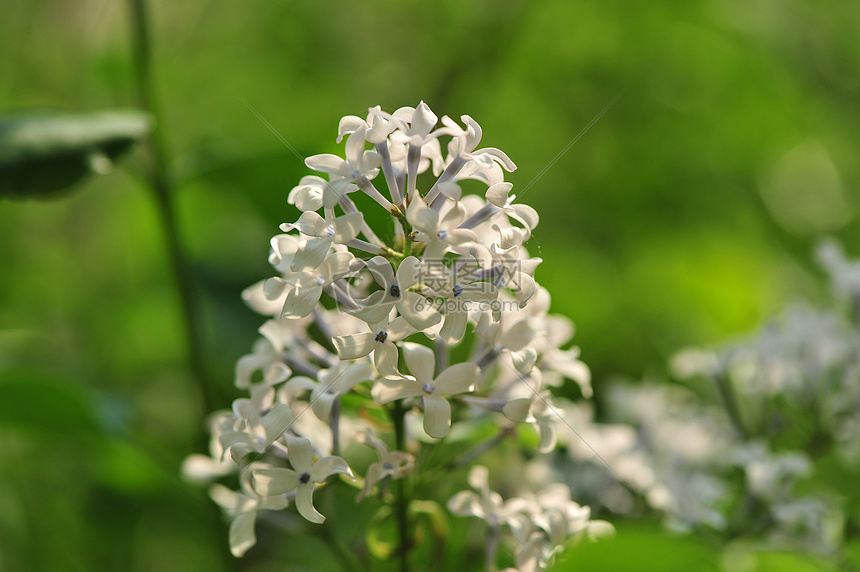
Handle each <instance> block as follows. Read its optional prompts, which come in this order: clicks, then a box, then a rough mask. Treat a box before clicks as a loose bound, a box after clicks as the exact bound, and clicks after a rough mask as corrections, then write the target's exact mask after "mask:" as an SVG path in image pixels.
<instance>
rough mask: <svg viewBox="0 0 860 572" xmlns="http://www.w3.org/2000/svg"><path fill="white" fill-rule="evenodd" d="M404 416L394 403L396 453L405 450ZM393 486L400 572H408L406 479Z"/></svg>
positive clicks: (401, 407)
mask: <svg viewBox="0 0 860 572" xmlns="http://www.w3.org/2000/svg"><path fill="white" fill-rule="evenodd" d="M405 416H406V411H405V410H404V408H403V404H402V403H401V402H399V401H395V402H394V405H393V408H392V411H391V421H392V422H393V424H394V448H395V449H397V450H398V451H405V450H406V423H405V421H406V419H405ZM394 484H395V490H394V494H395V499H394V515H395V518H396V520H397V534H398V537H399V538H400V546H399V547H398V549H397V554H398V555H399V557H400V572H408V570H409V550H410V549H411V548H412V546H411V545H412V542H411V540H410V538H409V499H408V498H407V496H406V479H405V478H403V479H397V480H396V481H394Z"/></svg>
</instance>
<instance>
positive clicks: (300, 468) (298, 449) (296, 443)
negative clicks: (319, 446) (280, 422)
mask: <svg viewBox="0 0 860 572" xmlns="http://www.w3.org/2000/svg"><path fill="white" fill-rule="evenodd" d="M284 438H285V439H286V441H287V454H288V457H287V458H288V459H289V460H290V464H291V465H292V466H293V469H295V471H296V472H297V473H298V474H299V475H301V474H302V473H307V472H309V471H310V470H311V465H312V464H313V460H314V449H313V445H311V441H310V439H308V438H307V437H293V436H292V435H287V436H285V437H284Z"/></svg>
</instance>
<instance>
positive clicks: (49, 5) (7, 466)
mask: <svg viewBox="0 0 860 572" xmlns="http://www.w3.org/2000/svg"><path fill="white" fill-rule="evenodd" d="M151 4H152V5H151V8H152V12H153V16H154V20H155V25H154V47H155V54H154V67H155V74H156V84H157V91H158V93H159V95H160V97H161V99H162V102H163V108H164V112H165V117H164V121H163V124H162V125H160V126H158V128H159V129H162V130H164V134H165V135H166V137H167V139H168V140H169V142H170V144H171V147H172V148H173V150H174V156H173V160H174V167H175V170H176V174H177V176H178V179H179V184H180V194H179V196H178V197H177V200H178V202H179V209H180V219H181V224H182V228H181V233H182V236H183V239H184V240H185V241H186V243H187V245H188V248H189V251H190V255H191V257H192V259H193V261H194V264H195V270H196V274H197V278H198V282H199V284H200V285H201V287H202V289H203V293H202V294H201V295H202V297H203V303H204V305H205V308H206V311H207V314H206V320H207V324H206V329H207V332H208V340H207V347H206V348H204V350H205V355H206V356H208V368H209V375H210V377H211V379H213V380H215V381H216V383H217V384H218V386H219V388H220V390H221V392H222V394H223V395H225V396H228V395H234V393H233V392H232V389H231V383H232V371H233V365H234V363H235V360H236V358H237V357H239V356H240V355H241V354H242V353H244V352H246V351H247V350H248V348H249V346H250V343H251V341H252V339H253V335H254V330H255V328H256V327H257V324H258V322H259V319H258V318H257V317H256V316H254V315H253V314H252V313H251V312H250V311H248V310H246V309H244V308H243V307H242V305H241V303H240V299H239V293H240V292H241V290H242V288H244V287H245V286H247V285H249V284H251V283H253V282H255V281H257V280H259V279H261V278H263V277H266V276H268V275H269V269H268V266H267V263H266V254H267V249H268V239H269V237H270V236H271V235H272V234H274V233H276V232H277V230H276V229H277V225H278V224H279V223H281V222H284V221H286V220H292V219H294V218H295V216H296V213H295V211H293V210H292V208H291V207H289V206H288V205H287V204H286V195H287V192H288V191H289V189H290V188H291V187H292V186H293V185H294V184H295V183H296V182H297V181H298V179H299V178H300V177H301V176H302V175H304V174H306V173H307V169H306V168H305V167H304V166H303V164H302V161H301V160H300V159H299V158H298V157H296V156H295V155H294V154H293V153H292V152H291V151H290V149H288V148H286V147H285V146H283V144H282V143H281V142H280V141H279V140H278V139H277V138H276V137H275V136H274V135H273V134H272V133H271V132H270V131H269V130H268V129H267V128H266V126H265V125H263V124H262V123H261V122H260V121H259V120H258V119H257V118H256V117H255V116H254V114H253V113H251V111H249V109H248V108H247V107H246V106H245V104H244V103H243V102H242V99H245V100H247V101H248V103H249V105H251V106H252V107H253V108H254V109H255V110H257V111H258V112H259V113H260V114H261V115H262V116H263V117H265V118H266V120H267V121H268V122H269V123H270V124H271V125H272V126H273V127H274V128H275V129H276V130H277V131H278V132H279V133H280V134H281V135H282V136H283V137H284V138H285V139H286V140H287V141H289V143H290V144H291V145H292V146H293V147H294V148H295V149H296V150H297V151H298V153H299V154H301V155H309V154H313V153H322V152H330V151H333V150H334V149H335V142H334V137H335V135H336V134H335V132H334V130H333V129H332V127H331V126H332V125H333V121H335V120H336V119H337V118H339V117H341V116H342V115H346V114H358V115H362V114H363V113H364V110H365V109H366V108H367V107H369V106H372V105H376V104H381V105H382V106H383V107H384V108H386V109H394V108H397V107H399V106H402V105H415V104H417V102H418V101H419V100H421V99H424V100H425V101H427V102H428V104H429V105H430V106H431V108H432V109H433V110H434V111H436V112H437V113H439V114H440V115H441V114H448V115H451V116H452V117H458V116H459V115H461V114H464V113H467V114H469V115H471V116H472V117H474V118H475V119H476V120H477V121H478V122H479V123H480V124H481V126H482V127H483V129H484V133H485V138H484V143H485V144H486V145H488V146H495V147H499V148H502V149H504V150H505V151H506V152H507V153H508V154H509V155H510V156H511V157H512V158H513V160H514V161H515V162H516V163H517V164H518V166H519V169H518V170H517V171H516V172H515V173H513V175H512V176H511V178H510V180H511V181H512V182H513V183H514V189H515V192H517V189H519V190H520V192H522V190H523V189H526V188H528V189H527V191H525V192H526V195H525V196H526V197H527V202H528V203H529V204H532V205H533V206H534V207H535V208H536V209H537V210H538V212H539V213H540V214H541V216H542V222H541V225H540V226H539V227H538V229H537V231H536V233H535V236H534V238H533V239H532V243H531V249H532V252H533V254H534V255H537V256H541V257H542V258H543V259H544V263H543V264H542V265H541V267H540V268H539V269H538V274H537V277H538V280H539V281H540V282H541V284H542V285H544V286H546V287H547V288H548V289H549V290H550V292H551V293H552V294H553V295H554V301H553V303H554V309H555V311H558V312H562V313H564V314H566V315H568V316H570V317H571V318H572V319H573V320H574V321H575V322H576V323H577V325H578V335H577V338H576V343H577V344H579V345H581V347H582V350H583V354H582V355H583V359H584V360H585V361H586V362H587V363H588V364H590V365H591V366H592V368H593V370H594V373H595V380H596V382H595V391H596V393H597V397H598V400H599V399H600V395H601V381H602V380H605V379H606V378H607V377H608V376H610V375H613V374H626V375H632V376H639V375H641V374H642V373H646V374H653V373H659V372H661V371H662V370H663V368H664V365H663V364H664V363H665V361H666V357H667V356H668V355H669V354H670V353H672V352H673V351H675V350H676V349H677V348H678V347H681V346H684V345H689V344H705V343H708V342H712V341H714V340H717V339H722V338H724V337H726V336H728V335H731V334H733V333H735V332H739V331H745V330H749V329H751V328H752V327H753V326H754V325H755V324H757V323H758V322H760V321H761V320H762V319H763V318H764V317H766V316H769V315H770V314H772V313H773V312H774V311H775V310H776V309H777V308H779V307H780V306H781V305H783V304H784V302H785V301H786V300H789V299H794V298H798V297H802V298H810V299H816V298H818V297H819V296H820V295H821V292H822V291H823V288H822V286H821V285H820V280H819V272H818V270H817V269H816V268H815V267H813V266H812V265H811V264H810V263H809V262H808V261H809V259H810V256H809V252H810V249H811V245H812V244H813V242H814V240H815V239H816V238H817V237H818V235H819V234H821V233H831V234H835V235H837V236H838V237H839V238H840V239H841V240H842V242H843V243H844V244H845V245H846V249H847V250H848V252H849V253H852V254H856V253H858V252H860V238H858V237H860V232H858V220H857V216H856V213H857V207H858V199H857V189H860V162H857V161H856V158H855V156H856V154H857V149H858V148H860V129H858V125H860V107H858V106H857V105H856V101H857V96H858V91H860V74H858V73H857V70H858V69H860V51H858V50H857V48H856V30H857V29H858V25H860V21H858V20H860V12H857V10H856V6H855V5H854V3H852V2H848V1H844V0H843V1H835V2H828V3H827V4H826V5H819V4H812V3H808V2H803V1H801V0H784V1H780V2H777V1H773V0H762V1H756V2H752V3H748V4H744V5H743V6H739V5H736V4H732V3H728V2H721V1H719V0H699V1H696V2H687V3H677V2H647V3H644V2H643V3H629V2H620V1H606V2H599V3H595V2H582V1H578V0H577V1H565V0H545V1H543V2H526V1H525V0H519V1H512V2H505V3H499V2H490V1H489V0H477V1H475V2H470V3H462V2H455V1H454V0H443V1H440V2H433V3H427V2H418V1H417V0H407V1H404V2H399V3H389V2H381V1H380V0H369V1H367V2H361V3H355V2H319V3H311V2H296V1H292V0H271V1H269V0H267V1H261V0H256V1H254V2H250V3H245V4H242V5H237V4H235V3H233V2H228V1H227V0H192V1H187V2H181V3H176V2H166V1H164V0H160V1H153V2H151ZM126 8H127V6H126V5H125V3H123V2H108V1H105V0H83V1H80V2H63V1H60V0H34V1H30V2H23V1H20V0H10V1H8V2H6V3H5V4H4V7H3V13H4V18H2V20H0V61H2V62H3V64H2V65H0V113H2V114H4V115H5V114H9V113H23V112H27V111H29V110H32V109H59V110H64V111H68V112H73V113H83V112H89V111H93V110H99V109H106V108H128V107H134V106H135V105H136V104H137V102H136V101H135V100H134V97H133V93H134V89H133V83H134V80H133V73H132V70H131V67H130V66H131V58H130V50H129V40H128V29H129V25H128V21H127V16H128V14H127V10H126ZM619 95H620V98H619V100H618V102H617V103H616V104H615V105H614V106H613V107H612V108H611V109H610V110H609V111H608V112H607V113H606V114H605V115H604V116H603V117H602V118H601V119H600V120H599V121H598V122H597V123H596V124H595V125H594V126H592V127H591V129H590V130H589V131H588V132H587V133H585V134H584V135H583V136H582V138H581V139H580V140H579V141H577V143H576V144H575V145H573V147H572V148H571V149H570V150H569V151H568V152H567V153H566V154H564V155H563V156H561V157H560V158H559V159H558V161H556V162H555V163H553V164H552V167H551V168H549V169H548V170H547V171H546V172H545V173H543V174H542V175H540V177H539V178H538V179H537V180H535V177H536V176H538V175H539V173H541V172H542V170H543V169H544V168H545V167H546V166H547V165H548V164H549V163H550V162H551V161H552V160H553V158H554V157H555V156H556V155H557V154H558V152H559V151H560V150H561V149H563V148H564V147H565V145H567V144H568V143H569V142H570V141H571V139H572V138H574V137H575V136H576V135H577V133H579V132H580V130H582V129H583V128H584V127H585V126H586V125H587V124H588V123H589V122H590V121H591V120H592V118H594V116H596V115H597V114H598V113H599V112H600V110H601V109H603V108H604V107H605V106H606V105H607V104H608V103H609V102H610V101H612V100H613V99H614V98H615V97H616V96H619ZM129 159H130V161H128V162H126V163H125V165H126V166H127V167H128V168H127V169H124V170H116V171H114V172H113V173H112V174H110V175H108V176H105V177H100V178H97V179H92V180H90V181H89V182H88V183H87V185H88V189H87V192H86V193H78V194H75V195H73V196H70V197H68V199H67V200H65V201H63V202H52V203H31V202H28V203H11V202H9V201H5V200H4V201H0V244H2V246H3V248H0V272H2V279H0V378H2V380H0V381H2V382H0V399H2V404H0V455H2V456H3V458H4V461H3V463H2V464H0V570H113V569H129V570H151V569H158V570H162V571H165V572H168V571H171V570H177V571H178V570H182V571H189V570H191V571H193V570H207V571H212V570H228V569H232V568H235V567H237V566H238V567H241V568H243V569H248V570H252V569H253V570H267V569H268V568H266V567H265V564H263V563H264V562H265V556H266V555H265V554H262V551H260V552H258V553H257V555H256V556H255V553H254V552H252V553H251V554H249V556H248V557H247V558H246V559H245V560H243V561H242V562H240V563H235V562H234V561H233V560H232V559H231V558H230V557H229V556H225V555H226V554H227V552H226V531H225V530H224V529H223V528H222V527H221V525H220V524H219V523H220V520H219V517H218V516H217V511H216V510H215V508H214V507H213V505H212V503H211V502H210V501H209V500H208V499H207V498H206V496H205V494H204V493H203V492H202V491H199V490H197V489H194V488H191V487H188V486H186V485H184V484H183V483H181V482H180V481H179V478H178V476H177V475H178V466H179V462H180V461H181V459H182V458H183V457H184V456H185V455H186V454H188V453H190V452H192V451H195V450H201V448H202V447H203V444H202V443H201V442H200V429H201V427H202V421H201V419H202V416H203V414H204V413H205V412H204V411H203V408H202V406H201V404H200V395H199V392H198V390H197V388H196V387H195V386H194V385H193V383H192V381H191V379H190V377H189V375H188V373H187V369H186V366H185V362H184V359H185V358H184V356H185V352H184V348H183V347H182V344H183V336H182V335H181V320H180V318H179V315H178V312H179V305H178V301H177V297H176V294H175V288H174V284H173V282H172V278H171V276H170V274H169V272H168V269H167V257H166V254H165V252H164V244H163V239H162V234H161V228H160V226H159V222H158V219H157V218H156V212H155V207H154V204H153V202H152V200H151V197H150V196H148V190H147V189H146V187H145V186H144V184H143V183H142V181H141V179H140V177H139V165H140V162H141V160H142V157H140V155H133V156H132V157H130V158H129ZM532 183H533V185H531V184H532ZM530 185H531V186H530ZM223 405H224V406H225V407H226V406H228V405H229V400H228V399H227V398H226V397H225V400H224V402H223ZM344 502H350V503H351V501H344ZM353 506H354V505H353V504H350V507H351V508H350V510H353V509H352V507H353ZM350 526H352V525H350ZM453 526H457V527H465V525H461V524H459V523H458V524H455V525H453ZM260 528H261V530H260V535H261V538H264V537H265V538H270V539H271V540H273V541H274V543H275V544H277V546H278V547H279V550H282V551H283V552H284V553H291V551H293V550H295V551H297V552H301V553H305V552H306V553H311V554H314V553H317V554H318V553H319V551H320V548H319V546H317V547H316V548H314V545H313V544H312V543H306V544H303V545H299V546H296V543H295V541H293V540H290V539H289V538H287V539H286V540H284V537H283V535H281V536H278V531H277V528H275V527H260ZM459 531H460V532H461V533H462V532H463V531H464V528H461V529H459ZM451 536H452V538H457V537H458V536H457V531H456V530H455V531H452V534H451ZM615 542H617V543H629V545H628V548H627V549H625V550H627V551H628V552H634V553H635V552H636V551H637V550H638V551H639V553H640V555H641V553H642V551H643V550H644V548H643V546H644V545H647V544H648V543H655V545H656V544H659V543H665V544H666V548H665V549H661V550H660V552H661V553H662V552H666V551H671V550H676V551H678V552H679V553H682V555H683V554H687V553H693V552H695V551H697V550H700V548H698V547H697V546H698V545H697V544H696V543H695V542H693V541H689V540H687V539H684V540H679V539H665V538H663V537H662V536H659V535H657V534H656V533H648V534H645V535H644V536H643V535H637V534H632V535H628V536H627V538H626V539H625V531H624V529H622V530H621V534H620V535H619V539H618V540H617V541H615ZM263 544H266V543H263V542H261V545H263ZM270 544H271V543H270ZM613 546H614V547H613ZM618 546H620V545H619V544H616V545H612V544H608V543H607V546H606V548H605V549H603V548H601V547H600V545H597V546H595V547H594V550H595V551H601V550H608V551H610V552H609V555H608V556H607V554H606V553H604V555H603V556H597V555H596V556H594V558H595V559H598V558H601V557H602V558H610V557H620V556H619V554H623V553H624V551H623V550H619V549H618V548H617V547H618ZM701 550H703V552H702V553H701V554H702V555H703V556H702V557H703V558H705V557H707V558H711V557H712V556H713V555H714V552H713V551H711V550H710V549H707V550H706V549H704V548H701ZM577 558H579V556H576V557H572V558H571V561H572V562H574V561H575V560H576V559H577ZM583 558H584V556H583ZM679 558H680V557H679ZM757 558H758V560H757V562H759V563H767V562H771V564H760V566H761V567H760V568H752V569H754V570H758V569H761V570H770V569H784V570H791V569H797V570H806V569H818V568H814V567H813V568H810V566H813V565H812V564H797V565H796V566H795V567H794V568H791V567H790V566H789V565H784V566H783V564H778V562H781V561H779V558H780V557H779V556H774V557H773V558H775V559H776V560H773V561H771V560H769V558H771V556H767V555H760V556H758V557H757ZM594 562H595V564H594V565H593V568H590V567H589V566H586V565H584V564H583V568H584V569H595V570H596V569H599V564H598V562H599V560H594ZM604 562H605V560H604ZM636 562H639V561H638V560H637V561H636ZM715 562H717V563H716V564H714V567H717V568H718V567H719V566H722V564H719V562H718V561H715ZM332 565H333V564H330V565H329V569H330V567H331V566H332ZM679 565H680V564H679ZM605 566H606V565H605ZM631 566H633V565H632V564H631ZM803 566H806V568H804V567H803ZM622 567H623V565H618V566H614V567H613V568H614V569H620V568H622ZM321 569H325V565H324V564H322V565H321ZM562 569H564V568H562ZM654 569H655V570H657V569H658V568H654ZM665 569H666V570H669V569H672V568H665ZM690 569H691V568H690ZM703 569H709V568H703ZM710 569H713V568H710Z"/></svg>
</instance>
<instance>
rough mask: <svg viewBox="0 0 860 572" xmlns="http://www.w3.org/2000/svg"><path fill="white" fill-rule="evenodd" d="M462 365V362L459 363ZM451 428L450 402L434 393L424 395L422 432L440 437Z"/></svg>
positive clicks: (436, 437) (435, 437)
mask: <svg viewBox="0 0 860 572" xmlns="http://www.w3.org/2000/svg"><path fill="white" fill-rule="evenodd" d="M461 365H462V364H461ZM450 428H451V404H450V403H448V400H447V399H445V398H444V397H442V396H441V395H438V394H436V393H434V394H431V395H425V396H424V432H425V433H427V434H428V435H430V436H431V437H433V438H434V439H441V438H442V437H444V436H445V435H447V434H448V429H450Z"/></svg>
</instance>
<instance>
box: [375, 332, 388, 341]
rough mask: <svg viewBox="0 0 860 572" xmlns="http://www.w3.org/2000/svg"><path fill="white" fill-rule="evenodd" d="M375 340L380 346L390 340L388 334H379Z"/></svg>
mask: <svg viewBox="0 0 860 572" xmlns="http://www.w3.org/2000/svg"><path fill="white" fill-rule="evenodd" d="M374 339H375V340H376V341H377V342H379V343H380V344H382V343H385V340H387V339H388V332H379V333H378V334H376V337H375V338H374Z"/></svg>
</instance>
